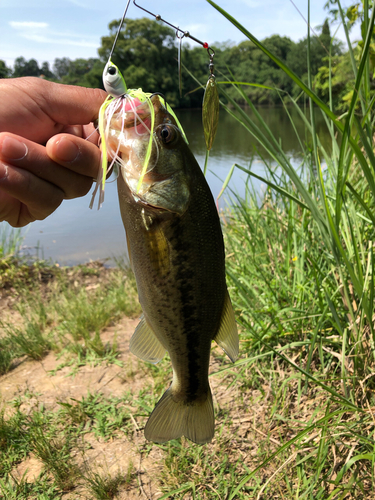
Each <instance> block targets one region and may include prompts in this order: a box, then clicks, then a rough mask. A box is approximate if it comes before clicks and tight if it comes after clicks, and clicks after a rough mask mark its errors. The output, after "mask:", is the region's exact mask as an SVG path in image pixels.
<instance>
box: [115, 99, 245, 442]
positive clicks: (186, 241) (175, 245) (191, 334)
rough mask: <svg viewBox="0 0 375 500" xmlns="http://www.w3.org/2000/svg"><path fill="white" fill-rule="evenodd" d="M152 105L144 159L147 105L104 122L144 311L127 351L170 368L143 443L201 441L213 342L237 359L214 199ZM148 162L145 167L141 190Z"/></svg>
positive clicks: (168, 119)
mask: <svg viewBox="0 0 375 500" xmlns="http://www.w3.org/2000/svg"><path fill="white" fill-rule="evenodd" d="M151 100H152V105H153V108H154V111H155V114H154V120H155V121H154V127H153V141H152V148H151V152H150V149H149V138H150V133H149V132H150V129H149V124H150V120H151V118H150V112H149V111H148V110H147V106H146V107H145V106H144V105H141V104H140V105H139V106H138V107H137V108H136V109H134V106H133V110H132V111H131V112H130V118H129V119H128V118H125V119H124V117H122V118H119V117H117V118H116V116H115V115H114V116H113V118H112V123H111V129H112V132H111V141H112V145H111V147H112V150H116V151H117V152H118V155H119V156H120V157H121V159H122V161H121V171H120V174H119V177H118V194H119V201H120V209H121V216H122V220H123V223H124V226H125V231H126V237H127V244H128V250H129V257H130V262H131V266H132V269H133V271H134V274H135V277H136V282H137V288H138V294H139V301H140V304H141V306H142V310H143V316H142V317H141V321H140V323H139V325H138V326H137V328H136V330H135V332H134V334H133V337H132V338H131V341H130V350H131V352H132V353H133V354H135V355H136V356H138V357H140V358H141V359H143V360H145V361H149V362H151V363H157V362H158V361H159V360H160V359H162V357H163V356H164V354H165V352H166V351H168V353H169V355H170V359H171V362H172V368H173V380H172V383H171V385H170V387H169V389H168V390H167V391H166V392H165V393H164V395H163V396H162V398H161V399H160V401H159V402H158V403H157V405H156V406H155V409H154V410H153V412H152V413H151V416H150V418H149V420H148V422H147V424H146V427H145V437H146V439H148V440H150V441H154V442H156V443H163V442H165V441H168V440H170V439H176V438H179V437H181V436H186V437H187V438H188V439H190V440H191V441H193V442H195V443H207V442H209V441H211V439H212V438H213V435H214V426H215V424H214V409H213V402H212V394H211V390H210V385H209V382H208V370H209V361H210V350H211V342H212V340H215V341H216V342H217V343H218V344H219V346H221V347H222V348H223V349H224V351H225V352H226V354H227V355H228V356H229V358H230V359H231V360H232V361H235V360H236V358H237V355H238V334H237V327H236V323H235V318H234V313H233V309H232V305H231V301H230V298H229V295H228V291H227V286H226V281H225V263H224V260H225V255H224V243H223V236H222V232H221V226H220V220H219V216H218V213H217V209H216V206H215V202H214V200H213V197H212V194H211V192H210V189H209V187H208V185H207V182H206V179H205V178H204V176H203V173H202V171H201V169H200V167H199V165H198V163H197V162H196V160H195V158H194V156H193V154H192V153H191V151H190V149H189V147H188V145H187V143H186V141H185V139H184V137H183V135H182V133H181V129H180V128H179V127H178V124H177V123H176V121H175V119H174V118H173V116H172V115H171V114H170V113H169V112H168V111H167V109H166V107H165V106H164V105H163V104H165V103H164V102H163V101H162V100H161V99H159V97H158V95H154V96H153V97H152V99H151ZM135 104H136V105H138V103H135ZM116 120H117V121H116ZM120 124H122V127H123V128H124V126H125V129H126V130H127V135H126V138H124V134H123V133H122V132H121V133H120V128H121V127H120ZM147 154H148V155H149V167H148V170H147V172H146V174H145V176H144V178H143V181H142V184H141V186H139V179H140V174H141V171H142V168H143V165H144V161H145V157H146V155H147Z"/></svg>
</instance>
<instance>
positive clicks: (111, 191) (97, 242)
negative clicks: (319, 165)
mask: <svg viewBox="0 0 375 500" xmlns="http://www.w3.org/2000/svg"><path fill="white" fill-rule="evenodd" d="M247 112H248V113H249V115H250V116H251V117H252V119H254V120H255V119H256V118H255V117H254V116H252V114H251V112H250V111H247ZM289 112H290V114H291V116H292V119H293V120H294V123H295V126H296V128H297V130H298V132H299V134H300V135H301V140H302V142H305V141H306V137H307V135H306V131H305V127H304V124H303V120H302V119H301V117H300V116H299V115H298V113H297V111H296V110H295V109H290V110H289ZM259 113H260V114H261V116H262V118H263V119H264V121H265V122H266V123H267V125H268V126H269V128H270V130H271V131H272V133H273V134H274V135H275V136H276V137H277V138H279V140H280V142H281V144H282V146H283V149H284V152H285V153H286V154H287V155H288V156H290V158H291V161H292V163H293V165H295V166H296V167H298V165H299V163H300V162H301V148H300V144H299V141H298V139H297V137H296V134H295V132H294V130H293V128H292V126H291V124H290V121H289V118H288V116H287V113H286V112H285V110H284V109H283V108H260V109H259ZM177 115H178V118H179V119H180V121H181V123H182V126H183V127H184V129H185V132H186V135H187V137H188V139H189V143H190V147H191V149H192V151H193V153H194V155H195V157H196V159H197V161H198V163H199V164H200V165H201V167H203V164H204V157H205V145H204V137H203V131H202V121H201V111H200V110H180V111H178V112H177ZM316 126H317V130H318V131H320V137H321V140H322V141H323V142H324V141H325V143H327V141H328V134H327V131H326V129H325V123H324V121H323V118H322V116H321V115H320V114H319V113H318V112H316ZM259 151H260V150H259V146H257V144H256V140H255V139H254V138H252V137H251V136H250V134H249V133H248V132H247V131H246V130H245V129H244V128H243V127H242V126H241V125H239V124H238V122H237V121H236V120H235V119H234V118H233V117H231V116H230V115H228V114H227V113H226V112H225V111H224V110H221V112H220V121H219V126H218V132H217V136H216V139H215V143H214V146H213V149H212V150H211V153H210V160H209V164H208V170H209V171H208V175H207V181H208V183H209V185H210V187H211V190H212V192H213V195H214V197H215V198H216V197H217V195H218V193H219V191H220V189H221V187H222V182H223V180H224V179H225V178H226V176H227V173H228V171H229V169H230V167H231V166H232V164H233V163H238V164H240V165H242V166H247V167H248V166H249V165H250V163H252V169H253V170H255V171H256V172H258V173H262V170H263V162H262V160H261V158H260V156H259ZM261 156H263V157H264V158H265V160H270V157H269V156H268V155H267V153H266V152H264V151H262V152H261ZM245 180H246V174H244V173H243V172H241V171H239V170H235V172H234V175H233V177H232V180H231V184H230V186H231V188H232V189H233V190H235V191H236V192H238V193H239V194H240V195H241V194H243V193H244V185H245ZM259 189H260V187H259ZM90 198H91V194H88V195H87V196H85V197H83V198H79V199H75V200H69V201H64V202H63V203H62V205H61V207H60V208H59V209H58V210H57V211H56V212H55V213H54V214H52V215H51V216H50V217H48V218H47V219H46V220H44V221H37V222H34V223H32V224H31V225H30V226H29V227H28V228H27V229H26V231H25V245H26V247H28V248H29V249H34V248H35V247H36V246H37V245H39V246H40V247H41V248H42V252H43V255H44V257H45V258H51V259H53V260H55V261H57V262H59V263H60V264H61V265H73V264H77V263H84V262H87V261H89V260H94V259H104V258H107V257H116V258H117V257H119V256H121V255H124V254H125V249H126V243H125V231H124V228H123V225H122V222H121V217H120V211H119V207H118V200H117V189H116V183H113V184H108V185H107V187H106V200H105V203H104V205H103V207H102V208H101V210H99V211H97V210H95V209H94V210H90V209H89V203H90ZM223 203H225V201H223V200H222V201H221V205H223Z"/></svg>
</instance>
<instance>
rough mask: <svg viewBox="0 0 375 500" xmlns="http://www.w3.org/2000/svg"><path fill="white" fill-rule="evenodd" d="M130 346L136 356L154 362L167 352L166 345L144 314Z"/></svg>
mask: <svg viewBox="0 0 375 500" xmlns="http://www.w3.org/2000/svg"><path fill="white" fill-rule="evenodd" d="M129 347H130V352H132V353H133V354H135V356H138V358H141V359H143V360H144V361H148V362H149V363H153V364H156V363H158V362H159V361H160V360H161V359H162V358H163V357H164V355H165V353H166V349H165V347H163V345H162V344H161V342H160V340H158V338H157V337H156V335H155V333H154V332H153V331H152V329H151V328H150V326H149V325H148V323H147V321H146V318H145V317H144V315H143V314H142V316H141V321H140V322H139V323H138V326H137V328H136V329H135V331H134V333H133V336H132V338H131V339H130V346H129Z"/></svg>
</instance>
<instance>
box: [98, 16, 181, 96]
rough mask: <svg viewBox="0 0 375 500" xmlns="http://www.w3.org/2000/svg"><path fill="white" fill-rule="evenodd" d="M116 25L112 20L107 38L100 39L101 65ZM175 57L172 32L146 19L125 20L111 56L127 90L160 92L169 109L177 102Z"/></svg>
mask: <svg viewBox="0 0 375 500" xmlns="http://www.w3.org/2000/svg"><path fill="white" fill-rule="evenodd" d="M119 23H120V20H116V21H112V22H111V23H110V24H109V29H110V35H109V36H107V37H102V46H101V47H100V49H99V51H98V52H99V55H100V57H101V59H102V61H103V63H105V62H107V59H108V57H109V53H110V50H111V48H112V45H113V42H114V39H115V36H116V33H117V29H118V26H119ZM176 58H177V48H176V47H175V33H174V31H173V30H172V29H170V28H168V27H167V26H165V25H164V24H160V23H158V22H156V21H152V20H150V19H147V18H142V19H135V20H134V19H127V20H125V22H124V24H123V26H122V28H121V31H120V34H119V37H118V40H117V44H116V49H115V51H114V53H113V55H112V61H113V62H114V64H116V66H118V68H119V70H120V71H121V73H122V74H123V76H124V78H125V81H126V84H127V86H128V88H139V87H141V88H142V89H143V90H144V91H145V92H162V93H163V94H164V95H165V97H166V99H167V101H168V102H169V104H170V105H171V106H174V105H176V104H177V101H178V98H177V95H178V81H177V63H176Z"/></svg>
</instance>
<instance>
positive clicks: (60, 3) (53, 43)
mask: <svg viewBox="0 0 375 500" xmlns="http://www.w3.org/2000/svg"><path fill="white" fill-rule="evenodd" d="M216 1H217V4H218V5H220V7H222V8H223V9H224V10H226V11H227V12H229V13H230V14H231V15H232V16H233V17H234V18H236V19H237V20H238V21H240V22H241V24H242V25H243V26H245V28H246V29H247V30H249V31H250V32H251V33H252V34H253V35H255V36H256V37H257V38H258V39H260V40H262V39H264V38H265V37H267V36H270V35H273V34H279V35H281V36H288V37H289V38H291V39H292V40H294V41H298V40H300V39H301V38H304V37H305V36H306V33H307V24H306V21H305V20H304V19H303V17H302V16H301V14H302V15H303V16H304V17H305V18H307V0H293V3H294V5H293V3H292V1H291V0H216ZM138 3H139V5H141V6H142V7H144V8H146V9H147V10H149V11H151V12H153V13H155V14H160V15H161V16H162V18H164V19H166V20H167V21H169V22H170V23H172V24H174V25H176V26H179V27H180V28H181V29H183V30H184V31H189V32H190V33H191V34H192V35H193V36H195V37H196V38H198V39H200V40H202V41H207V42H208V43H209V44H210V45H213V46H215V42H226V41H228V40H230V41H232V42H235V43H239V42H241V41H243V40H244V39H245V37H244V35H243V34H242V33H241V32H240V31H239V30H237V28H235V27H234V26H233V25H232V24H231V23H230V22H229V21H228V20H227V19H225V18H224V17H223V16H222V15H221V14H219V13H218V12H217V11H216V10H215V9H214V8H213V7H212V6H211V5H210V4H208V3H207V2H206V1H205V0H173V1H172V0H160V1H159V2H156V1H155V0H138ZM325 3H326V0H313V1H312V2H311V25H312V27H313V28H316V27H318V26H320V25H322V24H323V22H324V19H325V18H326V17H327V11H325V10H324V4H325ZM343 3H344V5H345V1H344V2H343ZM351 3H353V2H352V1H350V0H347V1H346V5H350V4H351ZM125 5H126V0H110V1H105V0H0V59H2V60H3V61H5V63H6V64H7V66H12V65H13V63H14V60H15V59H16V58H17V57H19V56H23V57H24V58H25V59H31V58H33V59H36V60H37V61H38V62H39V64H41V63H42V62H44V61H48V62H49V63H50V65H51V67H52V64H53V61H54V59H55V58H57V57H58V58H61V57H68V58H70V59H76V58H84V59H87V58H90V57H97V56H98V53H97V50H98V48H99V47H100V39H101V37H102V36H107V35H108V33H109V30H108V24H109V23H110V22H111V21H112V20H113V19H120V18H121V16H122V14H123V10H124V8H125ZM297 9H298V10H299V11H300V13H299V12H298V10H297ZM144 16H146V17H150V16H147V14H145V13H144V12H143V11H142V10H140V9H138V8H137V7H136V6H135V5H134V4H133V1H131V3H130V6H129V10H128V15H127V17H129V18H132V19H135V18H139V17H144ZM335 29H336V26H335V27H333V28H332V29H331V33H333V31H334V30H335ZM352 35H353V37H354V38H356V36H357V37H358V35H357V34H356V33H355V32H354V33H353V34H352ZM337 36H338V38H339V39H341V40H344V32H343V30H342V29H339V31H338V35H337Z"/></svg>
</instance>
